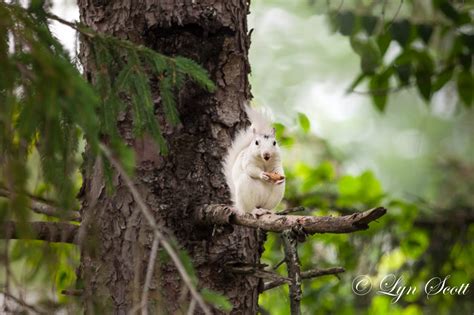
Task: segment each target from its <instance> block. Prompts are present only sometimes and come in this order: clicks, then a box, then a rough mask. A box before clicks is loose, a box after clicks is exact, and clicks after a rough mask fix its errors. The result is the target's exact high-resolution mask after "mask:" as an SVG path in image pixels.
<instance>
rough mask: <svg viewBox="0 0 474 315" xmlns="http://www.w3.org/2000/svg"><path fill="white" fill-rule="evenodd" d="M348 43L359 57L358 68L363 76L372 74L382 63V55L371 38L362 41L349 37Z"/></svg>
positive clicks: (358, 38)
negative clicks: (359, 67)
mask: <svg viewBox="0 0 474 315" xmlns="http://www.w3.org/2000/svg"><path fill="white" fill-rule="evenodd" d="M350 43H351V46H352V48H353V49H354V51H355V52H356V53H357V54H358V55H359V56H360V57H361V60H360V66H361V69H362V72H363V73H365V74H373V73H374V72H375V70H376V69H377V67H378V66H379V65H380V64H381V63H382V54H381V53H380V49H379V47H378V46H377V43H376V42H375V40H374V39H373V38H368V39H363V38H361V37H358V36H351V39H350Z"/></svg>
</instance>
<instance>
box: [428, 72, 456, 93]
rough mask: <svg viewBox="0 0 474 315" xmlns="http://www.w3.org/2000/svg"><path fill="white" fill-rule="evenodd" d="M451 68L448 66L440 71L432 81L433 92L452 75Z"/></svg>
mask: <svg viewBox="0 0 474 315" xmlns="http://www.w3.org/2000/svg"><path fill="white" fill-rule="evenodd" d="M453 72H454V71H453V68H452V67H448V68H446V69H445V70H444V71H442V72H441V73H440V74H439V75H438V76H437V77H436V78H435V80H434V82H433V86H432V89H433V92H437V91H439V90H440V89H441V88H442V87H443V86H444V85H445V84H446V83H447V82H449V80H451V78H452V77H453Z"/></svg>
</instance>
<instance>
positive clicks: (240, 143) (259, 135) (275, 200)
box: [223, 106, 285, 215]
mask: <svg viewBox="0 0 474 315" xmlns="http://www.w3.org/2000/svg"><path fill="white" fill-rule="evenodd" d="M245 112H246V113H247V116H248V118H249V120H250V122H251V125H250V126H249V127H247V128H246V129H244V130H241V131H240V132H238V134H237V136H236V137H235V139H234V140H233V141H232V145H231V146H230V147H229V150H228V151H227V155H226V157H225V158H224V162H223V171H224V175H225V178H226V181H227V185H228V186H229V188H230V193H231V197H232V202H233V203H234V207H235V208H236V210H237V212H238V213H240V214H243V213H252V214H253V215H261V214H265V213H268V211H267V210H273V209H274V208H275V207H276V206H277V205H278V204H279V203H280V201H281V200H282V199H283V195H284V193H285V177H284V171H283V166H282V162H281V155H280V148H279V147H278V143H277V141H276V139H275V128H273V127H272V122H271V120H270V119H269V118H268V117H267V116H266V115H265V114H264V113H263V112H260V111H257V110H254V109H252V108H250V107H248V106H246V107H245ZM261 209H265V210H261Z"/></svg>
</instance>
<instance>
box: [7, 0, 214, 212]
mask: <svg viewBox="0 0 474 315" xmlns="http://www.w3.org/2000/svg"><path fill="white" fill-rule="evenodd" d="M48 18H51V19H55V17H54V16H52V15H50V14H48V13H47V12H46V11H44V10H43V6H42V5H39V4H38V3H37V2H32V4H31V6H30V7H29V8H28V9H24V8H22V7H20V6H17V5H10V4H5V3H0V20H1V21H0V72H1V73H2V77H1V78H0V100H1V103H2V107H1V108H0V111H1V112H0V127H1V129H2V132H1V135H0V147H1V150H2V152H1V156H2V158H1V159H2V163H1V165H2V178H1V181H2V182H3V183H4V185H6V186H8V189H9V190H11V191H12V192H14V193H16V194H18V198H17V199H18V200H15V199H14V200H13V201H12V202H13V203H14V204H13V205H12V209H13V208H15V209H22V208H24V206H25V204H26V201H25V200H22V197H21V196H24V195H25V189H26V187H25V185H26V179H27V178H28V172H27V160H28V157H29V154H30V153H31V152H32V150H37V151H38V152H39V154H40V156H41V164H42V166H41V170H42V175H43V177H44V182H45V184H46V185H49V186H51V188H52V189H53V190H54V192H55V194H54V198H55V199H57V203H58V205H60V206H61V207H62V208H64V209H71V208H73V207H74V200H75V193H76V190H77V189H76V187H75V185H74V183H73V174H74V172H75V171H76V170H77V168H78V159H77V156H76V152H77V150H78V148H79V144H80V141H81V135H83V136H84V138H85V140H86V142H87V144H88V145H89V146H90V147H91V149H92V152H96V154H97V153H98V149H97V148H98V143H99V142H100V141H107V142H108V143H109V145H110V146H111V147H112V148H113V149H114V151H115V153H116V154H117V155H118V156H119V157H120V159H121V160H122V161H123V162H124V165H125V166H126V167H127V169H128V171H131V170H132V169H133V167H134V158H133V153H132V152H131V151H130V150H129V149H127V147H126V146H125V144H124V143H123V140H122V138H121V136H120V134H119V131H118V129H117V123H116V122H117V119H118V116H119V114H120V113H123V112H124V111H126V110H127V108H128V107H129V106H130V108H131V112H132V114H133V117H134V119H133V123H134V126H133V127H134V132H135V135H136V136H142V135H143V134H144V133H148V134H149V135H151V136H152V137H153V138H154V139H155V140H156V142H157V143H158V144H159V146H160V149H161V152H162V153H163V154H166V153H167V148H166V141H165V139H164V137H163V135H162V133H161V128H160V125H159V123H158V120H157V119H155V115H154V114H155V107H156V105H157V103H158V101H159V100H160V99H161V105H162V107H163V110H164V112H165V114H166V118H167V120H168V121H169V122H170V123H172V124H176V123H178V122H179V118H178V112H177V109H176V101H175V92H176V91H177V90H179V89H180V88H182V87H183V84H184V83H185V82H186V80H185V79H186V77H189V78H191V79H192V80H194V81H195V82H197V83H198V84H199V85H200V86H202V87H203V88H205V89H206V90H208V91H212V90H213V89H214V84H213V82H212V81H210V80H209V78H208V75H207V72H206V71H205V70H203V69H202V68H201V67H200V66H199V65H198V64H196V63H195V62H194V61H192V60H189V59H186V58H183V57H178V58H175V59H173V58H169V57H167V56H164V55H161V54H159V53H157V52H155V51H153V50H151V49H149V48H146V47H143V46H137V45H135V44H133V43H131V42H129V41H125V40H119V39H116V38H114V37H111V36H107V35H103V34H99V33H95V32H92V31H91V30H89V29H87V28H85V27H84V26H81V25H75V24H73V25H72V26H73V27H75V28H76V29H77V30H78V31H79V32H80V33H81V34H82V35H83V36H84V38H85V39H86V40H88V41H89V42H90V44H91V46H92V49H91V50H92V53H91V60H89V62H92V63H93V64H94V66H95V68H96V69H97V71H96V74H97V75H95V76H94V77H93V78H92V79H93V82H92V83H93V84H92V85H91V84H89V83H88V82H87V81H86V80H85V79H84V78H83V76H82V75H81V74H80V73H79V71H78V70H77V69H76V68H75V66H74V65H73V64H72V62H71V60H70V57H69V55H68V53H67V52H66V51H65V50H64V48H63V47H62V46H61V44H60V43H59V42H58V40H57V39H56V38H54V36H53V35H52V34H51V32H50V30H49V28H48ZM150 75H151V76H154V77H156V78H157V80H159V90H160V95H159V97H160V98H159V99H154V96H153V95H152V93H151V90H150V87H149V83H150V82H149V81H150V79H149V78H150ZM128 100H129V101H128ZM101 139H102V140H101ZM104 139H105V140H104ZM9 169H10V170H13V169H14V171H12V172H9V171H8V170H9Z"/></svg>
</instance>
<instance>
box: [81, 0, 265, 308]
mask: <svg viewBox="0 0 474 315" xmlns="http://www.w3.org/2000/svg"><path fill="white" fill-rule="evenodd" d="M78 2H79V7H80V13H81V21H82V22H83V23H85V24H86V25H88V26H89V27H91V28H92V29H94V30H97V31H99V32H104V33H108V34H112V35H114V36H117V37H120V38H124V39H129V40H131V41H133V42H135V43H137V44H142V45H146V46H148V47H151V48H153V49H154V50H156V51H159V52H161V53H164V54H166V55H170V56H175V55H180V56H185V57H188V58H191V59H194V60H195V61H197V62H198V63H200V64H201V65H203V66H204V67H205V68H206V69H207V70H208V71H209V73H210V75H211V78H212V79H213V80H214V82H216V84H217V87H218V89H217V92H215V93H213V94H210V93H207V92H204V91H203V90H202V89H200V88H198V87H197V86H196V85H195V84H192V83H188V84H186V86H185V88H184V89H183V90H182V91H181V92H180V93H179V96H178V110H179V114H180V118H181V122H182V123H181V124H180V125H179V126H177V127H172V126H170V125H168V124H166V123H165V122H164V116H163V113H162V110H161V106H160V104H159V101H157V104H156V105H157V119H159V121H160V123H161V125H162V126H163V127H162V128H163V130H164V133H165V137H166V139H167V141H168V145H169V149H170V153H169V155H168V156H160V155H159V153H158V150H157V146H156V145H155V144H154V143H153V142H152V141H151V140H150V139H147V138H146V137H145V138H144V139H135V138H134V137H133V135H132V131H131V120H132V118H131V116H130V115H129V114H126V115H125V116H124V118H123V119H121V120H120V121H119V122H118V124H119V128H120V131H121V133H122V136H123V137H124V138H125V139H126V141H127V143H128V144H129V145H131V146H133V148H134V149H135V151H136V160H137V165H138V166H137V169H136V173H135V176H136V177H135V183H136V185H137V187H138V189H139V191H140V192H141V194H142V196H143V198H144V200H146V202H147V204H148V206H149V207H150V209H151V210H152V211H153V213H154V216H155V218H156V220H157V222H159V224H160V226H163V227H166V228H167V229H168V230H170V231H172V233H173V234H174V236H175V237H176V238H177V240H178V242H179V244H180V246H181V247H182V248H183V249H185V250H186V251H187V252H188V253H189V255H190V256H191V258H192V260H193V264H194V267H195V269H196V272H197V276H198V278H199V288H209V289H212V290H215V291H218V292H221V293H223V294H224V295H226V296H227V297H228V298H229V300H230V302H231V303H232V304H233V311H232V313H235V314H255V313H256V309H257V299H258V288H257V287H258V284H259V283H258V280H257V279H256V278H253V277H250V276H243V275H235V274H232V273H230V272H229V271H227V270H225V266H226V265H229V264H240V263H244V264H256V263H258V262H259V258H260V254H261V252H260V244H261V242H259V241H258V236H257V234H256V233H255V230H254V229H249V228H244V227H237V226H236V227H233V231H229V230H225V231H214V229H213V228H212V227H202V226H198V225H197V224H195V221H194V219H193V217H194V214H195V212H196V211H197V210H198V209H199V208H200V207H202V206H203V205H205V204H211V203H228V202H229V193H228V189H227V186H226V185H225V181H224V178H223V174H222V173H221V160H222V156H223V155H224V153H225V152H226V148H227V147H228V146H229V144H230V141H231V138H232V135H233V134H234V132H235V131H236V129H238V128H240V127H242V126H243V125H244V122H245V121H246V118H245V114H244V113H243V110H242V108H243V103H244V101H245V100H246V99H248V98H249V97H250V92H249V84H248V80H247V75H248V73H249V64H248V59H247V53H248V46H249V37H248V35H247V22H246V15H247V14H248V6H249V3H248V2H247V1H245V0H217V1H216V0H213V1H211V0H204V1H203V0H200V1H194V0H177V1H174V0H146V1H145V0H136V1H109V0H79V1H78ZM87 54H88V48H87V45H86V44H85V43H83V49H82V58H83V61H84V64H85V66H84V67H85V69H84V70H85V73H86V74H87V76H88V77H89V78H93V77H94V69H93V68H92V67H91V66H89V65H88V63H87V59H88V56H87ZM155 83H156V82H151V85H152V91H153V96H154V98H155V99H157V100H159V93H158V89H157V88H155V86H157V85H156V84H155ZM85 164H86V165H89V166H85V167H84V170H83V175H84V183H83V187H82V196H81V199H82V200H83V213H82V216H83V221H84V222H85V223H86V224H85V225H84V227H83V229H86V230H85V231H86V238H87V240H90V242H93V243H94V244H95V245H96V246H92V247H90V246H83V252H82V258H81V266H80V268H79V277H80V279H81V281H82V283H83V286H84V297H85V301H87V303H86V309H87V311H88V312H89V313H92V312H96V313H97V312H98V311H100V310H101V308H102V310H104V309H103V308H104V307H106V308H107V310H108V312H110V308H111V309H112V311H113V313H117V314H125V313H127V312H128V311H130V309H131V308H132V307H133V306H134V305H135V304H136V303H138V301H139V297H140V294H141V290H142V287H143V283H144V275H145V272H146V267H147V262H148V257H149V252H150V247H151V243H152V240H153V236H152V234H151V233H150V229H149V227H148V225H147V223H146V221H145V220H144V218H143V217H142V215H141V213H140V211H139V209H138V208H137V205H136V202H134V200H133V197H132V196H131V194H130V192H129V191H128V189H127V187H125V185H124V184H123V181H122V180H121V178H120V177H119V176H118V175H117V176H116V178H114V179H113V181H114V185H115V187H116V188H115V191H114V192H113V193H111V194H109V193H107V192H106V189H105V187H104V177H103V171H102V167H101V163H100V162H99V161H92V162H87V163H85ZM90 242H89V243H90ZM88 248H89V249H88ZM90 248H94V250H90ZM189 300H190V299H189V295H188V294H187V293H186V289H184V286H183V282H182V281H181V279H180V277H179V275H178V273H177V271H176V269H175V268H174V266H173V265H172V263H170V262H165V261H164V260H163V259H162V260H160V259H158V261H157V264H156V268H155V272H154V278H153V280H152V282H151V291H150V306H149V308H150V310H151V311H155V312H156V310H160V311H161V312H163V313H174V312H175V311H176V310H180V309H181V310H184V311H186V307H187V305H188V304H189ZM178 313H179V312H178ZM215 313H219V311H218V310H215Z"/></svg>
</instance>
